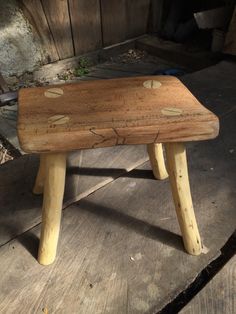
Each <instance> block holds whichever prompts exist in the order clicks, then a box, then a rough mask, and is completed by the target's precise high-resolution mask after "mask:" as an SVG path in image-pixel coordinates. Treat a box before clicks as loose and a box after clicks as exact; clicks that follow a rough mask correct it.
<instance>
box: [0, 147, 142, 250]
mask: <svg viewBox="0 0 236 314" xmlns="http://www.w3.org/2000/svg"><path fill="white" fill-rule="evenodd" d="M147 160H148V156H147V153H146V147H145V146H117V147H111V148H103V149H92V150H83V151H77V152H74V153H71V154H70V156H69V158H68V164H67V177H66V186H65V197H64V207H65V206H68V205H69V204H71V203H72V202H74V201H76V200H79V199H81V198H83V197H86V196H87V195H88V194H90V193H92V192H94V191H95V190H97V189H99V188H101V187H102V186H104V185H106V184H108V183H109V182H111V181H113V180H114V179H115V178H117V177H119V176H120V175H122V174H123V173H125V172H127V171H130V170H131V169H133V168H135V167H137V166H138V165H140V164H142V163H144V162H145V161H147ZM38 164H39V160H38V157H37V156H35V155H25V156H23V157H21V158H18V159H16V160H14V161H12V162H8V163H6V164H4V165H2V166H1V167H0V195H1V197H0V225H1V228H0V245H3V244H4V243H6V242H8V241H9V240H10V239H13V238H14V237H16V236H17V235H19V234H21V233H23V232H25V231H26V230H28V229H30V228H32V227H33V226H35V225H36V224H38V223H39V222H40V221H41V207H42V197H41V196H36V195H33V193H32V189H33V186H34V180H35V177H36V174H37V170H38ZM13 195H14V197H13Z"/></svg>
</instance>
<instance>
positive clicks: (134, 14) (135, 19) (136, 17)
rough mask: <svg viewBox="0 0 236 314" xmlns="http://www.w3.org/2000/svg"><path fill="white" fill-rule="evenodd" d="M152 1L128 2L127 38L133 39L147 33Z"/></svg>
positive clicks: (134, 0)
mask: <svg viewBox="0 0 236 314" xmlns="http://www.w3.org/2000/svg"><path fill="white" fill-rule="evenodd" d="M149 9H150V0H128V1H127V37H128V38H132V37H136V36H139V35H142V34H145V33H146V32H147V27H148V19H149V12H150V10H149Z"/></svg>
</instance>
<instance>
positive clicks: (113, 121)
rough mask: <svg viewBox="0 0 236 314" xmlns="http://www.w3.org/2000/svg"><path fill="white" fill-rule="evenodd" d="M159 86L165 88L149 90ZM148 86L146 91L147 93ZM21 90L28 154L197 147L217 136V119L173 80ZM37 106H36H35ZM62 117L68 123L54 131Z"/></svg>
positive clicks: (23, 139) (20, 120) (23, 133)
mask: <svg viewBox="0 0 236 314" xmlns="http://www.w3.org/2000/svg"><path fill="white" fill-rule="evenodd" d="M147 81H151V82H152V81H158V82H160V83H161V84H150V86H151V87H152V86H153V87H156V86H158V87H159V88H146V87H147V84H146V83H145V82H147ZM145 86H146V87H145ZM51 88H55V86H54V87H53V86H44V87H38V88H27V89H21V90H20V92H19V114H18V135H19V139H20V144H21V146H22V148H23V150H25V151H26V152H35V153H43V152H50V151H54V152H55V150H56V151H70V150H76V149H82V148H96V147H106V146H115V145H124V144H149V143H162V142H176V141H180V142H182V141H194V140H204V139H210V138H214V137H216V136H217V135H218V131H219V121H218V118H217V117H216V116H215V115H214V114H213V113H211V112H210V111H209V110H207V109H206V108H205V107H203V106H202V105H201V104H200V103H199V101H198V100H197V99H196V98H195V97H194V96H193V95H192V94H191V93H190V92H189V90H188V89H187V88H186V87H185V86H184V85H183V84H182V83H181V82H180V81H179V80H178V79H177V78H175V77H169V76H145V77H134V78H122V79H110V80H96V81H87V82H80V83H77V84H65V85H61V86H57V88H60V89H62V90H63V94H62V95H60V97H57V98H48V97H45V92H47V90H48V89H51ZM32 104H33V105H32ZM57 115H60V116H61V115H63V117H64V121H67V123H64V124H58V125H53V124H52V123H51V121H52V120H51V119H52V117H55V116H57Z"/></svg>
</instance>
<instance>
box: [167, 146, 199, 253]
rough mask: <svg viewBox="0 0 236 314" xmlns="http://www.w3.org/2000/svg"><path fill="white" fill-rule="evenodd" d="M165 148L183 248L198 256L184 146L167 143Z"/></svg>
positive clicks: (197, 242) (197, 238)
mask: <svg viewBox="0 0 236 314" xmlns="http://www.w3.org/2000/svg"><path fill="white" fill-rule="evenodd" d="M165 148H166V157H167V167H168V172H169V176H170V183H171V188H172V194H173V198H174V202H175V208H176V213H177V217H178V221H179V225H180V229H181V232H182V236H183V242H184V246H185V248H186V251H187V252H188V253H189V254H192V255H199V254H200V253H201V251H202V246H201V239H200V235H199V231H198V227H197V222H196V218H195V214H194V209H193V204H192V197H191V192H190V186H189V178H188V168H187V159H186V150H185V146H184V145H183V144H182V143H168V144H166V146H165Z"/></svg>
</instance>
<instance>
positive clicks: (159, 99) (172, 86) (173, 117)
mask: <svg viewBox="0 0 236 314" xmlns="http://www.w3.org/2000/svg"><path fill="white" fill-rule="evenodd" d="M218 131H219V122H218V118H217V117H216V116H215V115H214V114H213V113H211V112H210V111H209V110H207V109H206V108H205V107H204V106H202V105H201V104H200V103H199V102H198V100H197V99H196V98H195V97H194V96H193V95H192V94H191V93H190V92H189V91H188V90H187V88H186V87H185V86H184V85H183V84H182V83H181V82H180V81H179V80H178V79H176V78H174V77H168V76H147V77H135V78H126V79H124V78H122V79H111V80H101V81H94V82H91V81H90V82H81V83H77V84H67V85H62V86H56V87H55V86H47V87H39V88H30V89H22V90H21V91H20V93H19V115H18V134H19V140H20V144H21V146H22V149H23V150H25V151H26V152H28V153H40V154H41V158H40V167H39V171H38V175H37V178H36V182H35V186H34V190H33V191H34V193H35V194H41V193H44V199H43V215H42V229H41V238H40V245H39V257H38V261H39V263H41V264H43V265H48V264H51V263H52V262H53V261H54V259H55V257H56V250H57V242H58V237H59V230H60V221H61V210H62V202H63V195H64V187H65V173H66V153H67V152H70V151H72V150H76V149H86V148H97V147H106V146H115V145H126V144H149V145H148V146H147V149H148V154H149V157H150V161H151V165H152V169H153V173H154V175H155V177H156V178H157V179H160V180H161V179H165V178H167V177H168V176H169V177H170V184H171V189H172V194H173V199H174V203H175V208H176V213H177V218H178V221H179V225H180V229H181V232H182V236H183V242H184V246H185V248H186V250H187V252H188V253H190V254H192V255H199V254H200V253H201V251H202V246H201V239H200V235H199V231H198V226H197V222H196V218H195V214H194V210H193V204H192V197H191V192H190V186H189V178H188V168H187V159H186V150H185V146H184V144H183V142H185V141H196V140H205V139H211V138H214V137H216V136H217V135H218ZM162 143H165V151H166V161H167V170H166V168H165V160H164V157H163V147H162Z"/></svg>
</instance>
